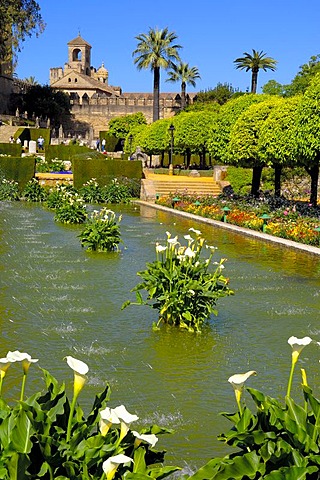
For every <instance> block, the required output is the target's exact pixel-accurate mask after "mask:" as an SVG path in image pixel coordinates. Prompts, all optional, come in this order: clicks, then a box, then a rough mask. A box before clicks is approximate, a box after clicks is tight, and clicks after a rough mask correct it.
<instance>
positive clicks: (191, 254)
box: [184, 247, 196, 258]
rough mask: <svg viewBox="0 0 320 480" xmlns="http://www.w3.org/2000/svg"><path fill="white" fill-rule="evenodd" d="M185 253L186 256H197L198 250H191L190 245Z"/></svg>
mask: <svg viewBox="0 0 320 480" xmlns="http://www.w3.org/2000/svg"><path fill="white" fill-rule="evenodd" d="M184 254H185V256H186V257H189V258H194V257H195V256H196V252H194V251H193V250H191V248H190V247H188V248H186V249H185V252H184Z"/></svg>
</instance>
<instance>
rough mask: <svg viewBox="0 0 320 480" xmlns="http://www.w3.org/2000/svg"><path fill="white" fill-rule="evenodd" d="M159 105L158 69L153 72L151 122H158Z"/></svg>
mask: <svg viewBox="0 0 320 480" xmlns="http://www.w3.org/2000/svg"><path fill="white" fill-rule="evenodd" d="M159 104H160V67H154V70H153V121H154V122H156V121H157V120H159Z"/></svg>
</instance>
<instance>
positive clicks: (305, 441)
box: [188, 336, 320, 480]
mask: <svg viewBox="0 0 320 480" xmlns="http://www.w3.org/2000/svg"><path fill="white" fill-rule="evenodd" d="M288 343H289V345H290V346H291V348H292V354H291V369H290V374H289V380H288V386H287V391H286V395H285V398H284V402H283V401H281V400H279V399H275V398H271V397H269V396H267V395H264V394H263V393H262V392H260V391H258V390H255V389H254V388H249V387H247V388H245V386H244V385H245V382H246V381H247V380H248V379H249V378H250V377H251V376H253V375H256V372H255V371H253V370H251V371H249V372H247V373H244V374H236V375H232V376H231V377H230V378H229V379H228V381H229V383H230V384H231V385H232V387H233V389H234V393H235V397H236V402H237V406H238V411H237V412H236V413H222V415H223V416H224V417H226V418H227V419H228V420H230V421H231V422H232V423H233V427H232V428H231V429H230V430H229V431H228V432H227V433H225V434H221V435H220V436H219V437H218V439H219V440H221V441H222V442H224V443H226V444H227V445H229V446H231V447H234V448H235V449H236V451H235V452H233V453H231V454H229V455H226V456H225V457H222V458H213V459H212V460H210V461H209V462H208V463H207V464H206V465H204V466H203V467H201V468H200V469H199V470H198V471H197V472H196V473H194V474H193V475H192V476H191V477H189V479H188V480H207V479H209V478H210V479H217V480H218V479H219V480H220V479H229V478H235V479H240V478H252V479H258V478H264V479H266V480H280V479H288V480H289V479H292V480H295V479H315V480H316V479H318V478H319V471H320V456H319V446H320V400H319V399H318V398H316V397H315V396H314V394H313V392H312V390H311V388H310V387H309V385H308V381H307V375H306V372H305V370H304V369H301V379H302V382H301V390H302V399H303V401H302V404H301V405H300V404H299V403H297V402H296V401H295V400H294V399H293V398H292V396H291V386H292V379H293V375H294V371H295V367H296V364H297V361H298V359H299V356H300V354H301V352H302V350H303V349H304V348H305V347H306V346H308V345H309V344H310V343H312V339H311V338H310V337H304V338H297V337H294V336H292V337H290V338H289V340H288ZM245 390H246V391H247V392H248V393H249V394H250V396H251V397H252V400H253V405H254V406H255V409H256V412H255V413H252V412H251V410H250V409H249V407H248V406H247V405H246V404H245V402H244V399H243V397H244V393H245ZM251 404H252V401H251Z"/></svg>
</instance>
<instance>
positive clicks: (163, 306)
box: [122, 228, 233, 332]
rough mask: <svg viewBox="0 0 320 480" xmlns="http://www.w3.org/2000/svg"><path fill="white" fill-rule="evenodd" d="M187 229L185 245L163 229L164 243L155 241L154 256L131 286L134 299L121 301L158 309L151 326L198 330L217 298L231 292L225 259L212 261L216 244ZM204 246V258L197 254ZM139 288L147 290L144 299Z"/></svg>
mask: <svg viewBox="0 0 320 480" xmlns="http://www.w3.org/2000/svg"><path fill="white" fill-rule="evenodd" d="M189 231H190V233H191V234H192V236H191V235H190V234H188V235H185V236H184V238H185V240H187V242H188V243H187V245H186V246H184V245H181V243H180V242H179V241H178V237H174V238H171V234H170V232H167V241H166V245H160V244H157V245H156V260H155V261H154V262H152V263H147V268H146V270H143V271H141V272H138V275H139V276H140V277H141V278H142V282H141V283H139V284H138V285H136V287H134V288H133V289H132V291H133V292H136V299H137V302H130V301H127V302H125V303H124V304H123V307H122V308H125V307H127V306H128V305H130V304H136V305H137V304H138V305H148V306H149V307H151V308H153V309H156V310H158V312H159V320H158V322H157V323H155V324H154V328H155V329H158V328H159V325H160V323H164V324H167V325H173V326H177V327H179V328H182V329H186V330H188V331H189V332H200V331H201V328H202V327H203V324H204V323H205V321H206V320H207V319H208V318H209V316H210V314H211V313H214V314H217V310H216V303H217V300H218V299H219V298H223V297H225V296H227V295H231V294H232V293H233V291H232V290H230V289H229V287H228V279H227V278H226V277H224V276H223V275H222V271H223V268H224V265H223V263H224V261H225V259H221V260H220V261H219V262H214V261H213V256H214V253H215V250H216V248H215V247H213V246H211V245H207V244H206V243H205V239H204V238H203V237H202V236H201V232H200V231H199V230H195V229H194V228H190V229H189ZM204 246H205V247H206V249H207V251H208V252H209V255H208V256H207V258H202V257H201V254H202V250H203V247H204ZM212 267H213V269H212ZM143 290H145V291H146V292H147V293H148V296H147V298H146V299H143V297H142V295H141V293H140V292H141V291H143Z"/></svg>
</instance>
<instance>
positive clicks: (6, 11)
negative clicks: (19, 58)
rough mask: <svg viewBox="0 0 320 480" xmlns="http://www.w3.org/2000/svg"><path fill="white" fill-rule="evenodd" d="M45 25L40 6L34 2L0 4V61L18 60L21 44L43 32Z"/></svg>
mask: <svg viewBox="0 0 320 480" xmlns="http://www.w3.org/2000/svg"><path fill="white" fill-rule="evenodd" d="M44 28H45V23H44V21H43V19H42V16H41V13H40V6H39V4H38V3H37V2H35V1H34V0H1V2H0V60H1V63H4V64H5V63H6V62H11V61H12V59H13V60H15V59H16V54H17V52H19V51H20V48H21V43H22V42H24V40H25V39H26V38H27V37H30V36H31V35H32V34H33V33H35V34H36V35H39V34H40V33H42V32H43V30H44Z"/></svg>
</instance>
